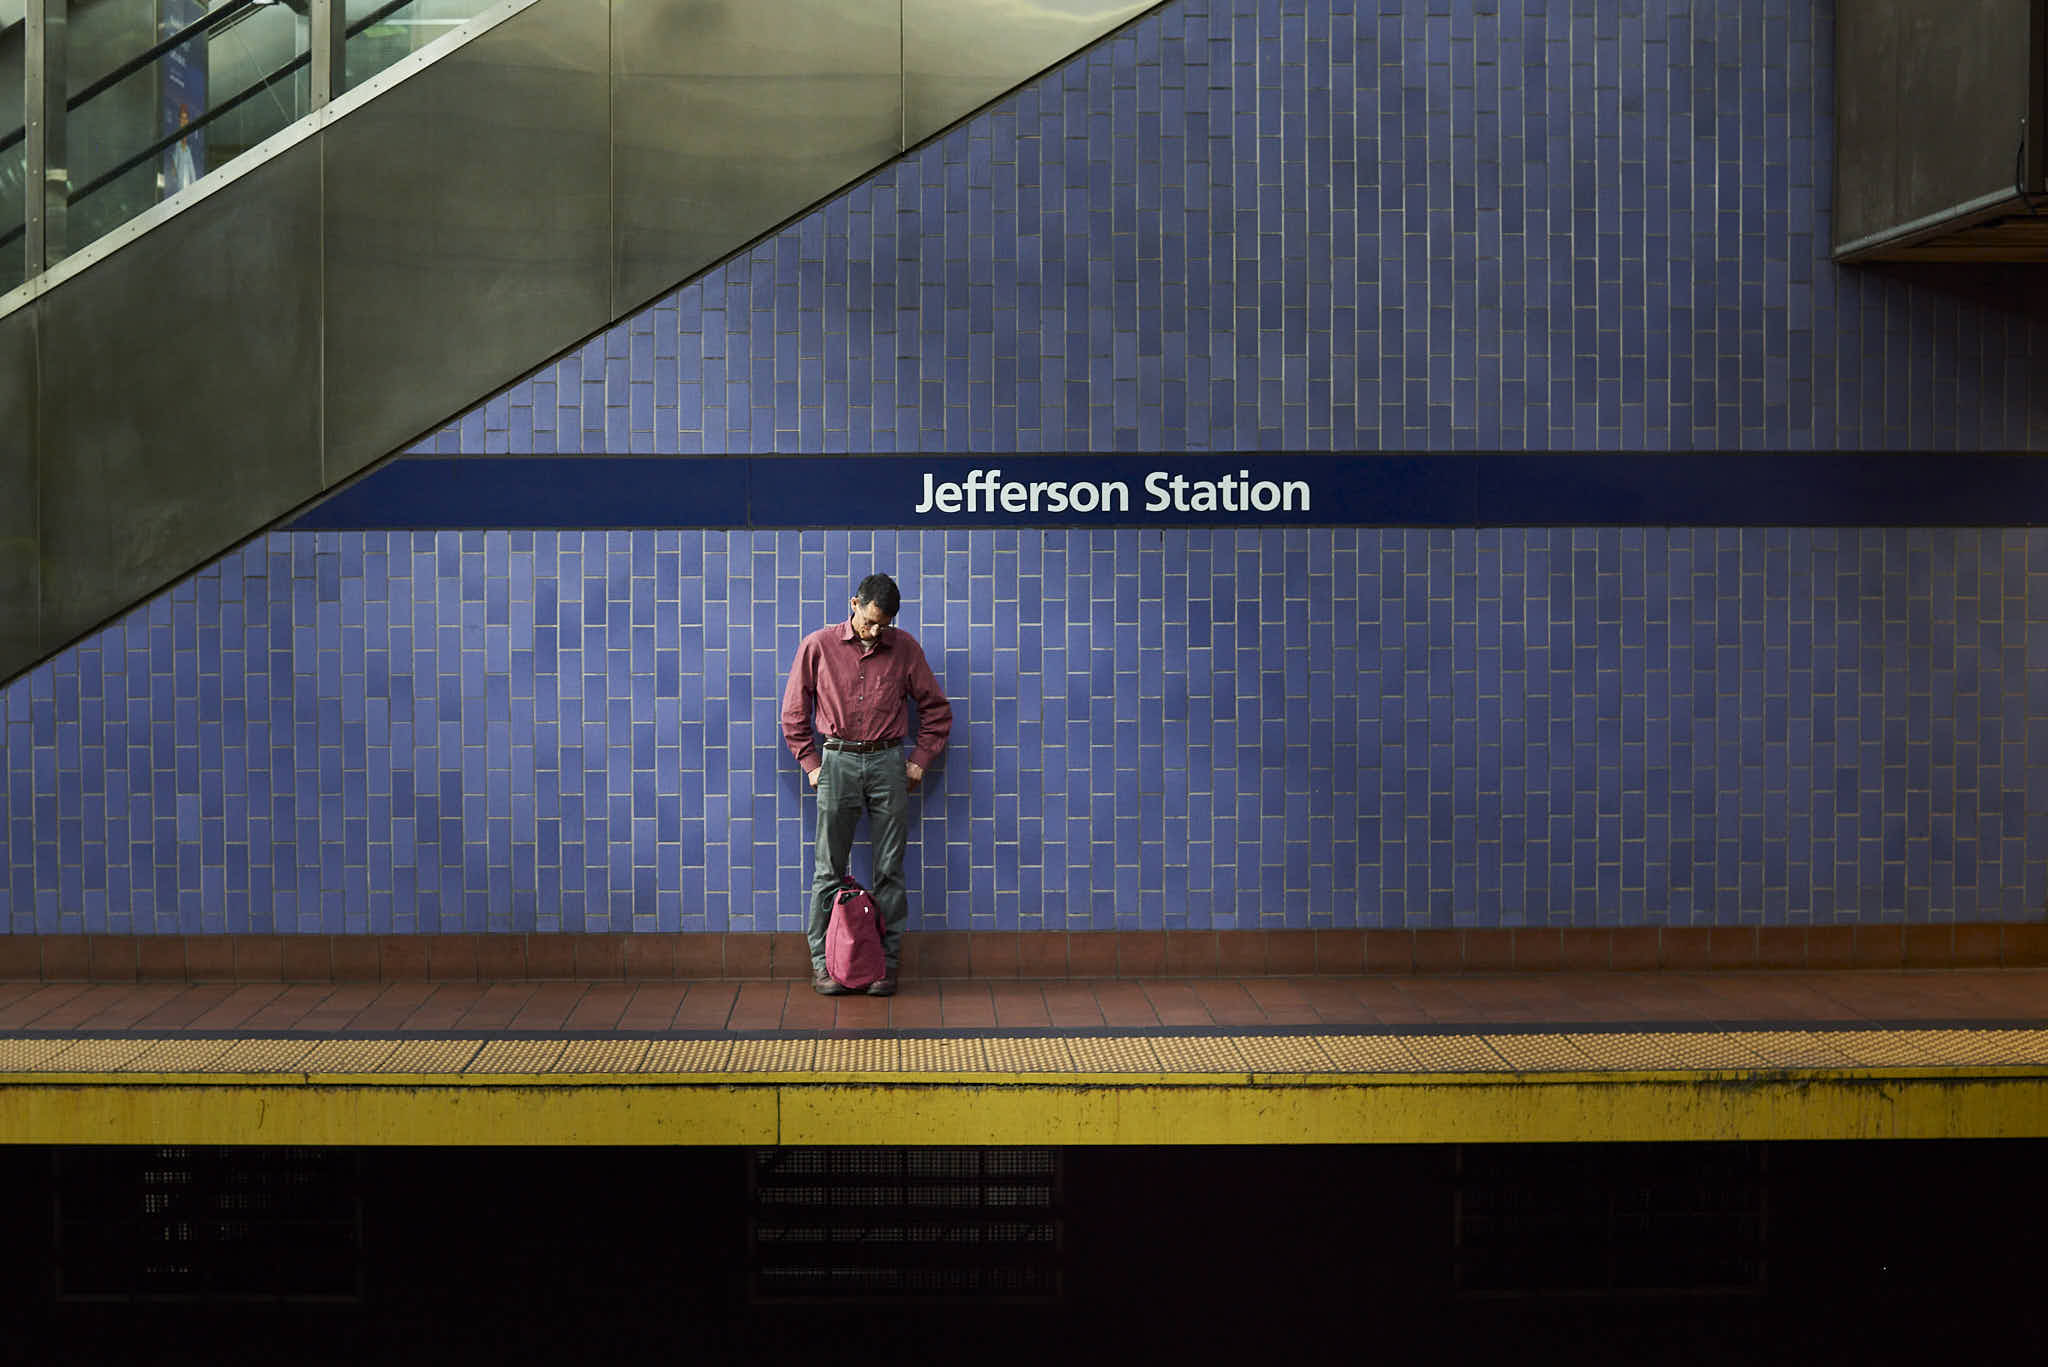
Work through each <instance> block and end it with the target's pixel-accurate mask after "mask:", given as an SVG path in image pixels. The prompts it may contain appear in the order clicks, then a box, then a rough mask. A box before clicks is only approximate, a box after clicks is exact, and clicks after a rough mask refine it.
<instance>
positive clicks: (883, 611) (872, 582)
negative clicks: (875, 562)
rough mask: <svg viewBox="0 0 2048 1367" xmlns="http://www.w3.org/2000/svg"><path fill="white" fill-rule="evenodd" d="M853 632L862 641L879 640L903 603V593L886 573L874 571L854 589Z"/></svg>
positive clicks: (851, 605) (852, 605)
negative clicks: (875, 572) (874, 572)
mask: <svg viewBox="0 0 2048 1367" xmlns="http://www.w3.org/2000/svg"><path fill="white" fill-rule="evenodd" d="M849 606H850V607H851V608H852V610H853V634H854V635H856V636H858V637H860V639H861V640H863V641H874V640H879V639H880V638H881V635H882V633H883V632H885V631H887V630H888V629H889V624H890V623H892V622H894V621H895V620H896V612H897V609H899V608H901V607H902V606H903V594H902V592H901V591H900V590H898V589H897V587H896V581H895V580H894V579H891V578H890V577H889V576H888V575H886V574H871V575H869V576H868V577H867V578H865V579H863V580H861V581H860V587H859V588H856V589H855V590H854V591H853V601H852V603H851V604H850V605H849Z"/></svg>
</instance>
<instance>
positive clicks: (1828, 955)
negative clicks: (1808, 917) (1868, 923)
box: [1806, 926, 1856, 968]
mask: <svg viewBox="0 0 2048 1367" xmlns="http://www.w3.org/2000/svg"><path fill="white" fill-rule="evenodd" d="M1855 962H1856V927H1854V926H1808V927H1807V928H1806V966H1807V967H1808V968H1847V967H1849V966H1850V965H1851V964H1853V963H1855Z"/></svg>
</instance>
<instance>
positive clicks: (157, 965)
mask: <svg viewBox="0 0 2048 1367" xmlns="http://www.w3.org/2000/svg"><path fill="white" fill-rule="evenodd" d="M136 950H137V951H138V957H139V959H140V963H139V965H138V975H139V976H140V977H141V979H142V981H144V982H146V983H149V982H158V983H181V982H184V981H185V980H186V979H185V937H184V936H182V935H143V936H139V937H137V943H136Z"/></svg>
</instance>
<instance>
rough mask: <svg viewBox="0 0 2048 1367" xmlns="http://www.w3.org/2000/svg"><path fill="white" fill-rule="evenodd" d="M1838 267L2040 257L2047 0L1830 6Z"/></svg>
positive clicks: (2047, 123) (2047, 182) (2045, 183)
mask: <svg viewBox="0 0 2048 1367" xmlns="http://www.w3.org/2000/svg"><path fill="white" fill-rule="evenodd" d="M1835 135H1836V154H1835V215H1834V225H1835V237H1834V255H1835V259H1836V260H1838V261H2048V0H1844V3H1842V4H1839V5H1837V6H1836V8H1835Z"/></svg>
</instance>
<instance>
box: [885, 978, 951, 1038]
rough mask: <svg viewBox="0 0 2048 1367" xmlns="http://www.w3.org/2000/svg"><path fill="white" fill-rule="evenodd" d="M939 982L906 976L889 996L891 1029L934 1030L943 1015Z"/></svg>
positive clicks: (943, 1005) (943, 1004)
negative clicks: (893, 994)
mask: <svg viewBox="0 0 2048 1367" xmlns="http://www.w3.org/2000/svg"><path fill="white" fill-rule="evenodd" d="M940 992H941V988H940V985H939V983H938V982H937V981H936V980H933V979H926V980H924V981H921V982H920V981H917V980H915V979H909V978H906V979H904V981H903V985H902V986H901V987H900V988H898V989H897V992H896V995H895V996H893V997H891V998H889V1026H890V1028H891V1029H893V1030H935V1029H937V1028H938V1027H939V1025H940V1023H941V1021H942V1019H943V1017H944V1015H945V1010H944V1007H945V1003H944V1001H943V999H942V997H941V995H940Z"/></svg>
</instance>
